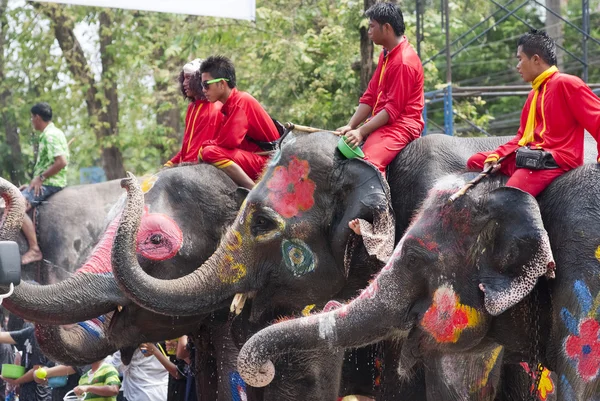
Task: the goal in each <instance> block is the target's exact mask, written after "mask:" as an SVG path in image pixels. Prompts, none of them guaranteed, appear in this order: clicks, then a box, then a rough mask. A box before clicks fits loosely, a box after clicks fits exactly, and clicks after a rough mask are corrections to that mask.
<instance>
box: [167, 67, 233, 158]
mask: <svg viewBox="0 0 600 401" xmlns="http://www.w3.org/2000/svg"><path fill="white" fill-rule="evenodd" d="M201 64H202V60H200V59H199V58H197V59H195V60H193V61H190V62H189V63H187V64H186V65H184V66H183V69H182V70H181V73H180V74H179V86H180V89H181V93H183V96H185V98H186V99H187V100H189V102H190V103H189V105H188V108H187V113H186V115H185V131H184V134H183V143H182V145H181V150H180V151H179V152H178V153H177V154H176V155H175V156H173V157H172V158H171V160H169V161H168V162H166V163H165V167H173V166H177V165H178V164H181V163H186V162H188V163H195V162H197V161H198V152H199V151H200V145H202V143H203V142H205V141H207V140H209V139H213V137H214V136H215V132H216V131H217V128H218V127H219V124H220V123H221V119H222V118H223V115H222V114H221V113H220V111H221V102H215V103H211V102H209V101H208V100H206V97H204V93H202V79H201V77H200V65H201Z"/></svg>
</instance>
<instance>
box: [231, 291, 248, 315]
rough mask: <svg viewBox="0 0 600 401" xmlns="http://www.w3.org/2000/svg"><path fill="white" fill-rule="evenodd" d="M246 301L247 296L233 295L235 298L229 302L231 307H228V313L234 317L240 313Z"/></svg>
mask: <svg viewBox="0 0 600 401" xmlns="http://www.w3.org/2000/svg"><path fill="white" fill-rule="evenodd" d="M246 299H248V295H246V294H242V293H237V294H235V297H233V301H232V302H231V306H230V307H229V312H235V314H236V315H239V314H240V313H242V309H244V304H245V303H246Z"/></svg>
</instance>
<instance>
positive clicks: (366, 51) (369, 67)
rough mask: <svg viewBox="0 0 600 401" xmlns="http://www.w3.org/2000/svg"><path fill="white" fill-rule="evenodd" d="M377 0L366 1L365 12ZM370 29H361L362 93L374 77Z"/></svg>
mask: <svg viewBox="0 0 600 401" xmlns="http://www.w3.org/2000/svg"><path fill="white" fill-rule="evenodd" d="M375 3H376V1H375V0H364V4H365V11H367V9H368V8H369V7H371V6H372V5H373V4H375ZM368 30H369V28H368V27H361V28H360V91H361V93H363V92H364V91H365V90H366V89H367V86H368V85H369V81H370V80H371V76H372V75H373V70H374V68H373V42H372V41H371V39H369V35H368V34H367V31H368Z"/></svg>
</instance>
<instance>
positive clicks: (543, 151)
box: [467, 30, 600, 196]
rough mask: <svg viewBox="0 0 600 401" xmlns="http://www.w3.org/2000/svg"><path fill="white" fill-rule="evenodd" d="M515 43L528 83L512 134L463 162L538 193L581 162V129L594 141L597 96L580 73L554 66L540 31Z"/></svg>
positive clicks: (599, 118) (598, 131)
mask: <svg viewBox="0 0 600 401" xmlns="http://www.w3.org/2000/svg"><path fill="white" fill-rule="evenodd" d="M517 46H518V47H517V59H518V60H519V62H518V64H517V70H518V71H519V74H521V77H523V80H524V81H525V82H531V86H532V88H533V90H532V91H531V92H530V93H529V97H528V98H527V101H526V102H525V106H524V107H523V111H522V113H521V125H520V127H519V130H518V131H517V135H516V136H515V137H514V138H513V139H512V140H510V141H509V142H508V143H506V144H504V145H502V146H500V147H499V148H497V149H496V150H495V151H493V152H480V153H476V154H475V155H473V156H472V157H471V158H470V159H469V160H468V161H467V167H468V168H469V169H470V170H481V169H482V168H483V169H487V168H490V167H491V168H492V171H498V170H499V171H500V172H501V173H503V174H505V175H507V176H509V177H510V179H509V180H508V182H507V183H506V185H507V186H510V187H515V188H519V189H522V190H523V191H525V192H528V193H530V194H531V195H533V196H538V195H539V194H540V193H541V192H542V191H543V190H544V189H545V188H546V187H547V186H548V185H550V183H551V182H552V181H553V180H554V179H556V178H557V177H559V176H561V175H563V174H564V173H566V172H567V171H569V170H572V169H574V168H576V167H578V166H581V165H582V164H583V142H584V139H583V137H584V129H585V130H587V131H589V132H590V134H592V136H593V137H594V138H595V139H596V141H597V142H598V141H599V140H600V99H599V98H598V97H597V96H596V95H595V94H594V93H593V92H592V91H591V89H590V88H589V87H588V86H587V85H586V84H585V83H584V82H583V81H582V80H581V79H580V78H578V77H575V76H573V75H568V74H563V73H561V72H559V71H558V68H556V43H555V42H554V40H553V39H552V38H550V37H549V36H548V35H547V34H546V33H545V32H542V31H537V30H532V31H531V32H529V33H527V34H525V35H523V36H521V37H520V38H519V41H518V43H517ZM599 153H600V145H599ZM598 161H600V158H599V159H598Z"/></svg>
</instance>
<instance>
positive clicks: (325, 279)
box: [113, 133, 505, 400]
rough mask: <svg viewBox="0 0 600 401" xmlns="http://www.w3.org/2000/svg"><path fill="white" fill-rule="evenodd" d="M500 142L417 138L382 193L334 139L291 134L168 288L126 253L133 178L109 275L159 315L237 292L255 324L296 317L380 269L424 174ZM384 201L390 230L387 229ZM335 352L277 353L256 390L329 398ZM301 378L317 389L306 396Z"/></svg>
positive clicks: (429, 180)
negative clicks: (291, 389) (204, 253)
mask: <svg viewBox="0 0 600 401" xmlns="http://www.w3.org/2000/svg"><path fill="white" fill-rule="evenodd" d="M503 140H505V138H489V139H486V138H483V139H482V138H470V139H465V138H462V139H459V138H452V137H447V136H433V135H432V136H428V137H424V138H421V139H419V140H417V141H415V142H413V143H411V145H409V147H407V149H406V150H405V151H403V152H402V153H401V154H400V156H399V157H398V158H397V159H396V161H395V162H394V164H393V165H392V166H391V169H390V171H389V181H390V186H391V193H390V191H389V189H388V186H387V184H386V182H385V180H383V179H382V177H381V176H380V174H379V173H378V172H377V171H376V170H375V169H374V168H373V167H372V166H370V165H369V164H367V163H365V162H363V161H360V160H342V159H340V158H339V157H338V156H334V154H335V146H336V141H337V138H335V137H334V136H333V135H330V134H325V133H319V134H313V135H308V136H297V137H295V138H293V139H292V140H291V141H290V142H287V143H286V144H284V146H283V148H282V150H281V152H280V153H278V154H277V155H276V156H275V157H274V159H273V160H271V162H270V164H269V166H268V167H267V169H266V171H265V172H264V174H263V178H262V180H261V182H260V183H259V184H258V185H257V187H256V188H255V189H254V190H253V191H251V192H250V194H249V195H248V197H247V199H246V202H245V204H244V206H243V207H242V209H241V211H240V213H239V215H238V217H237V219H236V221H235V223H234V225H233V226H232V227H231V228H230V229H229V230H228V232H227V234H226V235H225V236H224V238H223V239H222V241H221V244H220V246H219V248H218V249H217V251H216V253H215V254H214V255H213V256H211V258H210V259H209V260H208V261H207V262H206V263H205V264H203V265H202V266H200V267H199V268H198V269H197V270H196V271H194V272H193V273H192V274H190V275H188V276H185V277H183V278H180V279H176V280H169V281H165V280H160V279H157V278H155V277H150V276H148V275H146V274H144V272H143V271H142V270H141V268H140V267H139V266H137V263H136V260H135V257H134V255H133V254H132V253H131V245H130V244H131V240H132V239H133V238H135V235H136V234H135V232H136V227H137V221H138V219H139V216H140V213H141V208H140V207H139V206H138V205H139V204H140V200H139V198H138V197H139V191H138V190H137V189H136V188H135V185H133V181H132V184H131V185H128V191H129V199H128V206H127V207H126V210H125V211H124V213H123V216H122V220H121V225H120V227H119V230H118V232H117V240H116V243H115V248H114V250H113V266H114V270H115V276H116V278H117V280H118V281H119V284H120V285H121V286H122V288H123V289H124V291H125V292H126V294H127V295H128V296H130V297H132V299H133V300H134V301H135V302H136V303H138V304H139V305H141V306H143V307H144V308H148V309H150V310H152V311H155V312H158V313H164V314H168V315H179V316H184V315H194V314H198V313H205V312H210V311H212V310H215V309H216V308H217V307H218V306H219V305H220V304H221V303H222V302H223V301H224V300H226V299H228V298H230V297H231V296H233V295H235V294H236V293H237V294H247V295H249V297H250V298H251V299H252V308H251V311H250V312H249V313H250V315H251V321H252V323H254V324H255V327H264V326H266V325H267V324H269V323H270V322H272V321H273V320H274V319H277V317H278V316H283V315H294V314H296V315H298V314H299V313H300V311H302V310H303V309H305V307H306V306H307V305H313V304H314V305H317V308H318V307H319V306H321V307H322V306H324V305H325V304H326V303H327V301H329V300H330V299H337V300H339V301H344V300H348V299H350V298H352V297H353V296H354V295H355V294H356V292H357V291H358V289H359V288H360V286H361V285H364V284H365V283H366V282H367V281H368V280H369V279H370V278H371V276H372V275H373V274H374V273H376V271H378V270H379V269H380V268H381V266H382V264H381V260H380V259H385V255H386V253H387V252H388V249H389V250H391V246H392V242H391V241H390V240H391V239H393V238H394V236H395V234H396V233H398V234H401V233H403V232H404V230H405V229H406V227H407V226H408V222H409V219H410V217H411V216H412V214H413V213H414V210H415V209H416V207H417V205H418V204H419V202H420V201H421V200H422V199H423V198H425V196H426V194H427V192H428V191H429V189H430V188H431V187H432V186H433V182H434V179H435V178H436V177H438V176H441V175H443V174H444V172H448V171H460V170H461V169H463V168H464V165H465V161H466V159H467V158H468V157H469V156H470V155H471V154H472V153H474V152H477V151H481V150H483V149H492V148H494V147H495V146H497V145H498V144H500V143H502V141H503ZM390 205H393V209H394V210H393V211H394V212H395V214H396V222H395V225H393V224H390V223H391V221H392V220H391V219H390V216H391V214H392V211H391V210H390ZM355 218H361V219H364V221H368V222H371V223H373V224H372V226H373V227H374V230H372V231H371V232H370V233H368V234H369V235H364V236H363V241H362V242H361V241H360V239H359V238H358V237H356V236H355V235H354V234H353V233H352V231H351V230H350V229H349V228H348V222H349V221H350V220H352V219H355ZM340 357H341V354H339V352H338V353H336V352H335V350H332V351H331V352H330V353H326V354H323V353H321V354H320V355H319V354H310V355H309V354H306V353H301V354H288V355H286V356H285V358H284V357H283V356H282V355H281V354H279V355H278V357H277V362H276V363H277V364H278V366H279V367H281V369H283V373H282V374H281V375H278V377H277V378H276V379H275V381H274V382H273V384H272V385H271V386H270V387H268V388H266V389H265V390H264V391H265V392H264V394H265V396H267V395H268V394H269V392H270V391H274V390H273V389H274V388H284V387H286V386H289V377H293V378H294V379H296V382H297V383H299V384H298V386H300V387H299V388H300V390H302V389H304V392H303V397H304V399H306V400H311V399H319V400H325V399H335V397H337V389H336V388H335V385H334V384H332V383H337V380H338V379H339V377H338V374H339V373H337V372H336V371H335V369H336V368H337V366H339V362H338V361H339V358H340ZM286 358H287V360H286ZM290 360H291V361H293V363H295V365H293V368H292V367H290V366H291V365H292V362H290ZM323 360H325V361H326V363H323V362H322V361H323ZM300 363H302V365H300ZM386 374H387V375H389V378H386V377H384V380H385V381H386V382H387V383H392V382H393V381H395V379H396V376H397V375H396V372H395V369H387V371H386ZM304 383H311V387H310V388H316V389H318V390H319V391H318V392H315V393H312V392H309V391H308V390H306V389H308V388H309V386H307V385H305V384H304ZM389 388H390V389H391V388H392V386H389ZM322 389H325V391H324V392H323V391H321V390H322ZM396 390H397V388H396ZM385 393H386V389H383V391H382V394H381V395H380V397H382V399H389V400H391V399H397V398H396V397H398V394H395V393H392V392H391V390H390V393H389V394H385ZM423 394H425V390H424V389H423V390H422V392H421V393H419V394H416V395H415V397H416V398H413V399H423V398H422V397H423ZM283 399H288V398H283ZM289 399H293V398H289ZM398 399H400V398H398ZM438 399H439V398H438Z"/></svg>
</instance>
